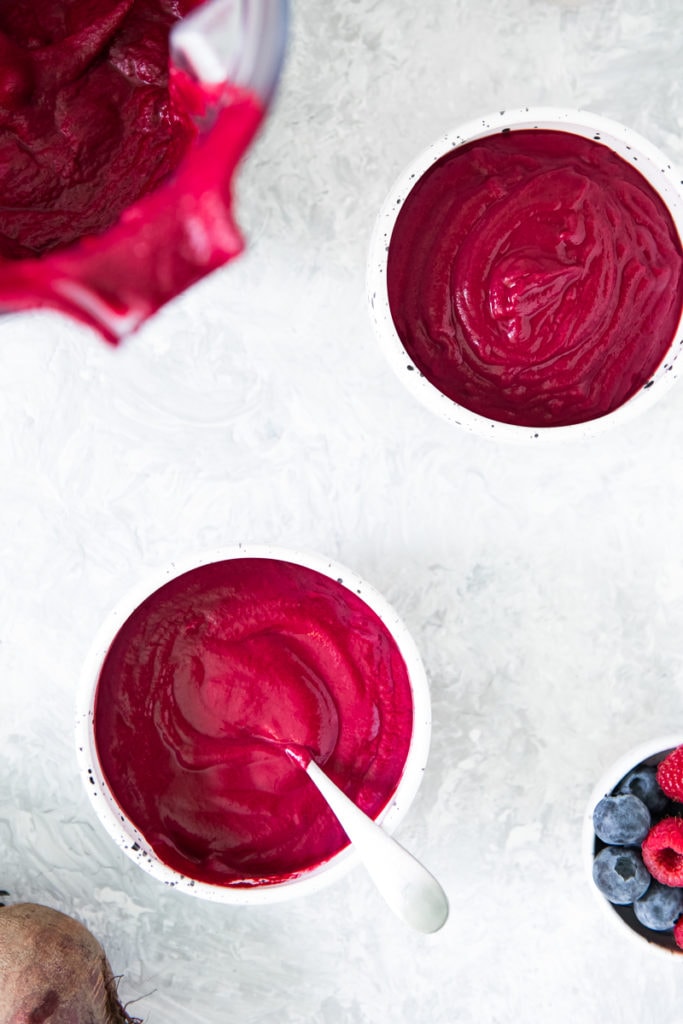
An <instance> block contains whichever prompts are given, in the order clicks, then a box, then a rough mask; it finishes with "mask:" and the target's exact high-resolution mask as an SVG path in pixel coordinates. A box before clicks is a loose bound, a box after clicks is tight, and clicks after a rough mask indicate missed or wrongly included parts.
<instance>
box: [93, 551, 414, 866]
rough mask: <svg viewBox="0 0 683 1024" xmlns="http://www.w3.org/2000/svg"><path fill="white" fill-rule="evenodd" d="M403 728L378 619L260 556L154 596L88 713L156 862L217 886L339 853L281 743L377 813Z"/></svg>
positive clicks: (317, 581) (389, 786)
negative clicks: (317, 765) (301, 753)
mask: <svg viewBox="0 0 683 1024" xmlns="http://www.w3.org/2000/svg"><path fill="white" fill-rule="evenodd" d="M412 726H413V701H412V693H411V687H410V681H409V678H408V673H407V669H406V666H405V662H404V660H403V658H402V656H401V653H400V651H399V649H398V647H397V645H396V642H395V641H394V640H393V638H392V637H391V635H390V633H389V632H388V630H387V629H386V627H385V626H384V625H383V624H382V622H381V620H380V619H379V617H378V616H377V615H376V613H375V612H374V611H372V609H370V608H369V607H368V605H367V604H365V602H364V601H362V600H361V599H360V598H359V597H358V596H356V595H355V594H354V593H352V592H351V591H349V590H347V589H346V588H345V587H344V586H342V585H341V584H340V583H339V582H337V581H334V580H332V579H329V578H328V577H326V576H324V575H322V574H320V573H318V572H315V571H314V570H312V569H308V568H304V567H302V566H299V565H295V564H293V563H290V562H286V561H280V560H276V559H269V558H237V559H228V560H225V561H220V562H215V563H212V564H210V565H206V566H203V567H199V568H196V569H193V570H191V571H189V572H187V573H184V574H183V575H181V576H179V577H178V578H176V579H174V580H172V581H170V582H169V583H167V584H165V585H164V586H163V587H161V588H160V589H159V590H157V591H155V592H154V593H153V594H152V595H151V596H150V597H149V598H147V600H145V601H144V602H143V603H142V604H141V605H140V606H139V607H138V608H137V609H136V611H134V612H133V614H132V615H131V616H130V617H129V618H128V619H127V620H126V622H125V623H124V625H123V626H122V627H121V629H120V630H119V632H118V634H117V636H116V637H115V639H114V641H113V643H112V645H111V648H110V649H109V651H108V653H107V656H106V658H105V660H104V663H103V667H102V670H101V673H100V677H99V680H98V684H97V690H96V696H95V709H94V735H95V743H96V747H97V752H98V758H99V761H100V765H101V768H102V772H103V775H104V777H105V778H106V781H107V783H108V785H109V787H110V789H111V791H112V794H113V795H114V797H115V799H116V800H117V802H118V803H119V805H120V806H121V808H122V810H123V811H124V812H125V814H126V815H127V816H128V818H129V819H130V820H131V821H132V823H133V824H134V825H135V827H136V828H137V829H138V830H139V831H140V832H141V833H142V834H143V835H144V836H145V838H146V840H147V841H148V842H149V844H150V846H151V847H152V848H153V850H154V851H155V853H156V854H157V856H158V857H159V858H160V859H161V860H162V861H163V862H164V863H166V864H167V865H169V866H170V867H172V868H174V869H175V870H176V871H178V872H180V873H181V874H183V875H186V876H188V877H190V878H194V879H196V880H198V881H201V882H206V883H211V884H214V885H223V886H250V885H255V884H272V883H275V882H281V881H283V880H286V879H287V878H291V877H295V876H297V875H298V874H301V873H302V872H304V871H306V870H307V869H309V868H312V867H315V866H316V865H319V864H320V863H322V862H324V861H326V860H328V859H329V858H330V857H332V856H333V855H334V854H335V853H337V852H338V851H339V850H341V849H342V848H343V847H344V846H345V845H347V839H346V836H345V834H344V832H343V831H342V829H341V828H340V826H339V825H338V823H337V821H336V819H335V818H334V816H333V815H332V813H331V812H330V811H329V809H328V808H327V805H326V804H325V803H324V801H323V799H322V797H321V796H320V795H319V793H318V791H317V790H316V789H315V787H314V785H313V783H312V782H311V781H310V780H309V778H308V776H307V775H306V774H305V772H304V771H303V770H302V768H301V767H300V766H299V765H297V764H296V763H294V762H293V760H292V759H291V757H290V756H289V755H288V754H287V753H286V751H285V746H286V745H290V746H291V745H295V746H296V747H297V748H299V749H300V750H304V751H307V752H310V753H311V754H312V755H313V756H314V757H315V759H316V760H317V761H318V762H319V763H320V764H321V765H324V768H325V771H326V772H327V773H328V774H329V775H330V776H331V777H332V779H334V781H335V782H336V783H337V784H338V785H339V786H341V788H342V789H343V790H344V791H345V792H346V793H347V794H348V795H349V796H350V797H351V798H352V799H353V800H354V801H355V802H356V803H357V804H358V805H359V806H360V807H361V808H362V809H363V810H364V811H366V812H367V813H368V814H370V815H372V816H376V815H377V814H378V813H379V812H380V811H381V810H382V808H383V807H384V806H385V805H386V804H387V802H388V801H389V799H390V798H391V796H392V794H393V793H394V791H395V790H396V787H397V785H398V783H399V781H400V779H401V776H402V773H403V768H404V765H405V761H406V757H407V755H408V749H409V746H410V740H411V735H412Z"/></svg>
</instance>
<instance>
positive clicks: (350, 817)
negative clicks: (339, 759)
mask: <svg viewBox="0 0 683 1024" xmlns="http://www.w3.org/2000/svg"><path fill="white" fill-rule="evenodd" d="M286 750H287V753H288V755H289V756H290V757H291V759H292V760H293V761H296V763H297V764H298V765H300V766H301V767H302V768H303V769H304V771H305V772H306V773H307V774H308V777H309V778H310V779H311V781H312V782H313V783H314V784H315V786H316V787H317V788H318V790H319V791H320V793H321V794H322V796H323V797H324V798H325V800H326V801H327V804H328V806H329V807H330V810H331V811H332V812H333V814H334V815H335V817H336V818H337V820H338V822H339V824H340V825H341V826H342V828H343V829H344V831H345V832H346V834H347V836H348V837H349V839H350V840H351V842H352V843H353V846H354V847H355V849H356V851H357V852H358V854H359V856H360V858H361V860H362V862H363V864H364V865H365V867H366V869H367V872H368V874H369V875H370V877H371V878H372V880H373V882H374V883H375V885H376V886H377V888H378V889H379V891H380V893H381V894H382V896H383V897H384V899H385V901H386V902H387V904H388V905H389V906H390V907H391V909H392V910H393V911H394V913H395V914H397V915H398V917H400V918H401V919H402V920H403V921H405V922H406V924H409V925H411V927H413V928H415V929H416V930H417V931H420V932H436V931H438V930H439V928H442V927H443V925H444V924H445V923H446V919H447V917H448V898H447V897H446V893H445V892H444V891H443V889H442V888H441V885H440V884H439V882H437V880H436V878H434V876H433V875H432V874H431V873H430V872H429V871H427V868H426V867H424V865H422V864H420V862H419V861H418V860H416V859H415V857H413V855H412V854H411V853H408V851H407V850H406V849H404V848H403V847H402V846H401V845H400V843H398V842H396V840H395V839H393V838H392V837H391V836H390V835H389V833H388V832H385V831H384V829H383V828H381V827H380V826H379V825H378V824H377V823H376V822H374V821H373V820H372V818H369V817H368V815H367V814H365V813H364V812H363V811H361V809H360V807H357V806H356V804H354V802H353V800H350V799H349V798H348V797H347V795H346V793H344V792H342V790H341V789H339V787H338V786H337V785H335V783H334V782H332V779H330V778H329V776H327V775H326V774H325V772H324V771H323V770H322V768H320V767H319V766H318V765H317V764H316V763H315V761H314V760H313V759H312V758H310V757H305V756H303V755H302V754H301V753H300V752H299V751H297V750H293V749H292V748H291V747H287V748H286Z"/></svg>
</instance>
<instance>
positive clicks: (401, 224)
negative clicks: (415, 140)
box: [387, 129, 683, 426]
mask: <svg viewBox="0 0 683 1024" xmlns="http://www.w3.org/2000/svg"><path fill="white" fill-rule="evenodd" d="M387 286H388V296H389V304H390V308H391V313H392V317H393V320H394V323H395V326H396V330H397V332H398V335H399V337H400V339H401V341H402V343H403V345H404V347H405V348H406V351H407V352H408V354H409V356H410V358H411V359H412V360H413V362H414V364H415V366H416V367H417V369H418V370H420V371H421V372H422V373H423V374H424V375H425V376H426V377H427V379H428V380H429V381H430V382H431V383H432V384H434V385H435V386H436V387H437V388H438V389H439V390H440V391H442V392H443V393H444V394H445V395H447V396H448V397H449V398H452V399H453V400H454V401H456V402H458V403H459V404H461V405H462V406H464V407H465V408H467V409H470V410H471V411H473V412H476V413H479V414H480V415H482V416H485V417H488V418H490V419H493V420H500V421H503V422H508V423H513V424H520V425H527V426H559V425H566V424H572V423H579V422H583V421H586V420H591V419H594V418H596V417H600V416H603V415H605V414H606V413H608V412H610V411H612V410H613V409H616V408H617V407H618V406H620V405H622V404H623V403H624V402H625V401H626V400H627V399H628V398H629V397H631V396H632V395H633V394H634V393H635V392H636V391H638V389H639V388H642V387H644V386H645V385H646V384H647V383H648V381H649V380H650V378H651V376H652V374H653V373H654V372H655V370H656V369H657V367H658V366H659V365H660V363H661V362H662V359H663V357H664V355H665V353H666V352H667V349H668V348H669V346H670V344H671V342H672V340H673V337H674V334H675V331H676V328H677V325H678V322H679V319H680V316H681V308H682V305H683V254H682V251H681V244H680V241H679V238H678V234H677V231H676V228H675V225H674V223H673V220H672V218H671V215H670V214H669V212H668V210H667V208H666V206H665V204H664V202H663V201H662V199H661V198H660V196H659V195H658V193H657V192H656V191H655V190H654V188H652V186H651V185H650V184H649V183H648V182H647V181H646V179H645V178H644V177H643V176H642V175H641V174H640V172H639V171H638V170H637V169H636V167H635V166H632V165H630V164H629V163H627V162H626V161H625V160H623V159H621V157H619V156H617V155H616V154H615V153H614V152H613V151H612V150H610V149H609V148H608V147H607V146H605V145H603V144H601V143H600V142H598V141H595V140H590V139H585V138H583V137H580V136H578V135H574V134H572V133H570V132H563V131H554V130H545V129H534V130H517V131H505V132H501V133H500V134H497V135H493V136H490V137H487V138H483V139H480V140H477V141H474V142H470V143H467V144H465V145H463V146H461V147H458V148H457V149H455V150H454V151H453V152H452V153H449V154H447V155H446V156H444V157H442V158H441V159H440V160H439V161H438V162H437V163H436V164H434V165H433V166H432V167H431V168H430V169H429V170H428V171H427V172H426V173H425V174H424V175H423V176H422V177H421V178H420V179H419V180H418V181H417V183H416V184H415V185H414V187H413V188H412V190H411V192H410V193H409V194H408V196H407V198H406V200H405V203H404V204H403V206H402V208H401V211H400V213H399V215H398V218H397V220H396V224H395V227H394V230H393V233H392V236H391V241H390V247H389V256H388V267H387Z"/></svg>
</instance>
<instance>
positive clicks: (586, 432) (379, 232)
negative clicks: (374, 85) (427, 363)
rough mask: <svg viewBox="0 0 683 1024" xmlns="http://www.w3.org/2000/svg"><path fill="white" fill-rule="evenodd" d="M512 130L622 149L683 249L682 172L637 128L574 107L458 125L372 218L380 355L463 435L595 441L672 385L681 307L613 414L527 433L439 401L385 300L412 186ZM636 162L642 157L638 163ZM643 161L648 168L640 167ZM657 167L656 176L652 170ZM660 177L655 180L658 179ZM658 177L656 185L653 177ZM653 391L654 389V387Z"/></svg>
mask: <svg viewBox="0 0 683 1024" xmlns="http://www.w3.org/2000/svg"><path fill="white" fill-rule="evenodd" d="M518 129H551V130H553V129H554V130H558V131H565V132H570V133H572V134H578V135H581V136H583V137H585V138H591V139H595V136H596V135H597V136H599V138H598V139H595V141H598V142H600V143H601V144H603V145H606V146H608V147H609V148H611V147H610V142H611V141H612V142H615V143H616V144H618V145H619V146H623V147H625V148H626V150H627V151H628V153H629V156H628V157H626V156H624V155H623V154H622V153H617V155H619V156H621V157H622V159H630V160H632V161H634V162H635V164H636V165H637V166H636V170H639V171H640V172H641V174H643V177H645V178H646V180H647V181H649V183H650V184H651V185H652V186H653V187H654V188H655V190H656V191H657V192H658V193H659V195H660V198H662V200H663V202H664V203H665V205H666V207H667V209H668V211H669V213H670V215H671V217H672V220H673V222H674V226H675V228H676V231H677V233H678V237H679V240H680V242H681V245H682V246H683V181H682V180H681V178H683V174H681V173H679V169H678V168H677V167H676V166H675V164H674V163H673V161H672V160H671V159H670V158H669V157H668V156H667V155H666V154H665V153H663V152H662V151H661V150H660V149H659V148H658V147H657V146H655V145H654V144H653V143H652V142H650V141H649V140H648V139H646V138H645V137H644V136H643V135H641V134H640V133H639V132H637V131H636V130H634V129H632V128H630V127H628V126H627V125H624V124H622V123H620V122H618V121H615V120H613V119H611V118H609V117H606V116H604V115H602V114H596V113H593V112H592V111H588V110H584V109H581V108H573V107H554V106H528V107H516V108H509V109H506V110H499V111H494V112H491V113H488V114H484V115H482V116H480V117H476V118H471V119H469V120H467V121H463V122H462V123H460V124H458V125H456V126H455V127H454V128H452V129H451V130H449V131H446V132H445V133H444V134H442V135H441V136H439V138H438V139H436V140H435V141H433V142H432V143H431V144H429V145H428V146H427V147H426V148H424V149H423V150H422V151H421V152H420V153H419V154H418V155H417V156H415V157H414V158H413V159H412V160H411V161H410V162H409V163H408V164H407V165H405V166H404V168H403V170H402V171H400V173H399V174H398V176H397V177H396V178H395V179H394V182H393V184H392V186H391V187H390V189H389V191H388V193H387V194H386V196H385V199H384V201H383V203H382V204H381V206H380V209H379V212H378V213H377V216H376V218H375V221H374V224H373V227H372V230H371V234H370V242H369V247H368V254H367V262H366V273H365V288H366V297H367V302H368V305H369V308H370V319H371V321H372V324H373V327H374V332H375V335H376V338H377V341H378V343H379V346H380V349H381V351H382V352H383V354H384V357H385V359H386V360H387V361H388V362H389V364H390V366H391V367H392V369H393V371H394V373H395V375H396V376H397V377H398V378H399V380H400V381H401V383H402V384H403V385H404V387H406V389H407V390H408V391H409V392H410V393H411V394H412V395H413V397H415V398H417V399H418V400H419V401H420V402H421V403H422V404H423V406H425V407H426V408H428V409H429V410H430V411H431V412H433V413H436V414H437V415H438V416H439V417H440V418H441V419H443V420H446V421H447V422H449V423H451V424H455V425H456V426H458V427H460V428H462V429H464V430H465V431H467V432H469V433H471V434H476V435H478V436H480V437H485V438H488V439H490V440H494V441H505V442H513V443H515V442H516V443H527V442H528V441H532V442H535V443H556V442H567V441H576V440H582V439H586V438H589V437H595V436H598V435H601V434H603V433H605V432H606V431H608V430H612V429H613V428H614V427H616V426H618V425H619V424H623V423H626V422H630V421H631V420H632V419H633V418H634V417H635V416H636V415H639V414H640V413H641V412H644V411H645V410H646V409H647V408H649V407H651V406H652V405H653V404H655V402H657V401H659V399H660V398H661V397H662V395H663V394H664V393H665V392H666V391H668V390H669V388H670V387H671V386H672V385H673V384H674V382H675V380H677V378H678V376H679V373H680V367H679V366H677V365H676V364H677V361H678V357H679V355H680V352H681V347H682V346H683V304H682V307H681V314H680V316H679V319H678V323H677V326H676V330H675V332H674V335H673V338H672V341H671V344H670V346H669V348H668V349H667V352H666V353H665V355H664V357H663V358H662V360H661V361H660V363H659V365H658V366H657V367H656V369H655V371H654V372H653V374H652V376H651V378H650V380H649V381H647V382H646V384H645V385H644V386H643V387H641V388H640V389H639V390H638V391H637V392H636V393H635V394H633V395H632V396H631V397H630V398H629V399H627V400H626V401H625V402H623V403H622V404H621V405H620V406H618V407H617V408H616V409H614V410H612V412H610V413H606V414H604V415H603V416H599V417H597V418H595V419H591V420H585V421H583V422H581V423H574V424H569V425H560V426H541V427H529V426H521V425H519V424H512V423H505V422H503V421H500V420H491V419H489V418H488V417H486V416H483V415H481V414H479V413H476V412H473V411H471V410H470V409H467V408H465V406H462V405H459V404H458V403H457V402H455V401H454V400H453V399H451V398H449V397H447V396H446V395H444V394H443V393H442V392H441V391H440V390H439V389H438V388H437V387H436V386H435V385H434V384H432V383H431V381H430V380H429V379H428V378H427V377H426V376H425V375H424V374H423V373H422V372H421V371H420V370H419V369H418V368H417V367H416V366H415V365H414V363H413V361H412V359H411V357H410V356H409V354H408V353H407V352H406V350H405V348H404V347H403V343H402V342H401V340H400V338H399V336H398V333H397V331H396V329H395V327H394V322H393V318H392V315H391V310H390V307H389V298H388V294H387V275H386V264H387V257H388V252H389V246H390V241H391V236H392V233H393V228H394V224H395V222H396V219H397V217H398V214H399V213H400V211H401V209H402V208H403V204H404V202H405V200H406V199H407V197H408V195H409V194H410V192H411V190H412V189H413V187H414V186H415V184H416V183H417V181H418V180H419V179H420V178H421V177H422V176H423V175H424V174H425V173H426V172H427V171H428V170H429V169H430V168H431V167H432V166H433V164H435V163H436V162H437V161H438V160H440V159H441V158H442V157H444V156H446V155H447V154H448V153H450V152H452V151H453V150H454V149H457V148H458V147H459V146H461V145H464V144H466V143H468V142H472V141H475V140H476V139H480V138H485V137H487V136H490V135H496V134H499V133H500V132H502V131H507V130H511V131H514V130H518ZM639 157H641V158H644V159H643V160H639ZM646 163H649V164H650V167H651V168H652V173H650V168H648V167H646V166H645V164H646ZM655 167H656V168H657V174H656V175H655V173H654V168H655ZM660 175H661V177H659V176H660ZM655 176H656V177H657V181H658V183H659V187H658V185H656V184H655V182H654V178H655ZM653 385H655V386H653Z"/></svg>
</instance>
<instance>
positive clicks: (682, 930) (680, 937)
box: [674, 914, 683, 949]
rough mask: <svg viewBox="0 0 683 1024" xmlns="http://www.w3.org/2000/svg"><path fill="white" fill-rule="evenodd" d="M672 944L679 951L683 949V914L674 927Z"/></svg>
mask: <svg viewBox="0 0 683 1024" xmlns="http://www.w3.org/2000/svg"><path fill="white" fill-rule="evenodd" d="M674 942H675V943H676V945H677V946H678V948H679V949H683V914H682V915H681V916H680V917H679V919H678V920H677V921H676V924H675V925H674Z"/></svg>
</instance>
